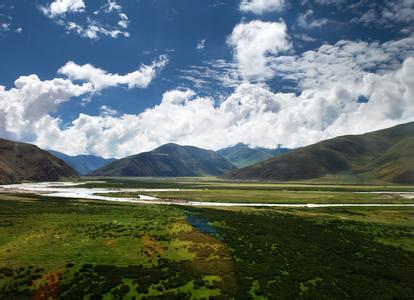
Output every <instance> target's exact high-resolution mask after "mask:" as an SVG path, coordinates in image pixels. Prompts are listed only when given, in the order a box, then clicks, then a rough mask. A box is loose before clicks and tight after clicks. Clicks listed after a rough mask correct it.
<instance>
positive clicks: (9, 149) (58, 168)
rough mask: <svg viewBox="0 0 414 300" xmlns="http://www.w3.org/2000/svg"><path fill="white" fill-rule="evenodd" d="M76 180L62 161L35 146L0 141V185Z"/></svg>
mask: <svg viewBox="0 0 414 300" xmlns="http://www.w3.org/2000/svg"><path fill="white" fill-rule="evenodd" d="M65 179H78V175H77V174H76V171H75V170H73V169H72V168H71V167H70V166H68V165H67V164H66V163H65V162H64V161H63V160H61V159H59V158H57V157H55V156H53V155H52V154H50V153H49V152H47V151H44V150H42V149H40V148H38V147H37V146H34V145H31V144H26V143H19V142H14V141H9V140H5V139H0V184H11V183H18V182H21V181H58V180H65Z"/></svg>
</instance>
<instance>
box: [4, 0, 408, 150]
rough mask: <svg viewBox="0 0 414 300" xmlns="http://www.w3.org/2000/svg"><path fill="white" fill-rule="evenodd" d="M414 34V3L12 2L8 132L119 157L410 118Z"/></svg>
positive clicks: (286, 141)
mask: <svg viewBox="0 0 414 300" xmlns="http://www.w3.org/2000/svg"><path fill="white" fill-rule="evenodd" d="M413 29H414V1H412V0H399V1H384V2H381V1H375V2H372V1H367V0H357V1H347V0H300V1H288V0H267V1H265V0H237V1H236V0H233V1H224V0H180V1H172V0H136V1H131V0H129V1H126V0H124V1H122V0H117V1H113V0H110V1H108V0H105V1H87V0H54V1H52V0H38V1H24V0H19V1H11V0H3V1H2V2H1V4H0V43H1V47H0V66H1V72H0V126H1V127H0V135H1V136H2V137H5V138H10V139H15V140H21V141H27V142H32V143H35V144H37V145H39V146H41V147H43V148H53V149H56V150H59V151H63V152H66V153H69V154H80V153H85V154H86V153H88V154H97V155H103V156H106V157H110V156H114V157H121V156H124V155H129V154H133V153H138V152H141V151H146V150H149V149H152V148H154V147H156V146H159V145H161V144H163V143H167V142H177V143H181V144H192V145H196V146H200V147H205V148H210V149H218V148H220V147H225V146H229V145H232V144H235V143H238V142H244V143H248V144H250V145H252V146H264V147H274V146H276V145H278V144H282V145H285V146H288V147H298V146H302V145H306V144H309V143H313V142H316V141H319V140H321V139H324V138H328V137H332V136H336V135H339V134H347V133H361V132H366V131H369V130H374V129H379V128H383V127H387V126H391V125H394V124H398V123H401V122H407V121H412V120H413V119H414V103H413V102H414V100H413V99H414V98H412V96H413V85H412V83H413V76H414V75H413V71H412V67H413V66H414V62H413V59H412V57H413V56H414V37H413ZM134 72H135V73H134ZM29 75H31V76H29ZM361 99H364V101H361Z"/></svg>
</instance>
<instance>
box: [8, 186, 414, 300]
mask: <svg viewBox="0 0 414 300" xmlns="http://www.w3.org/2000/svg"><path fill="white" fill-rule="evenodd" d="M125 182H127V181H120V182H116V180H115V179H114V180H113V181H110V182H109V183H106V185H112V186H115V185H116V186H118V187H120V186H122V187H128V184H129V185H130V186H131V185H132V186H134V185H135V187H136V186H138V185H140V186H141V187H149V186H148V185H147V186H144V185H145V181H139V182H137V181H135V180H130V181H129V183H128V182H127V183H125ZM94 185H101V186H102V185H104V183H94ZM166 185H169V187H170V188H171V187H177V186H179V187H182V186H184V185H189V186H191V187H192V188H193V189H194V187H195V185H197V186H198V185H202V186H203V185H212V186H214V189H211V190H210V189H209V190H208V191H209V192H210V191H212V192H211V194H209V193H207V194H202V193H201V191H194V194H191V193H190V194H185V193H187V192H181V193H183V194H181V195H178V196H179V197H182V198H184V197H191V198H193V197H204V196H203V195H207V196H205V197H210V198H209V199H212V200H214V199H218V198H217V197H219V198H221V199H224V198H223V197H227V198H226V199H230V200H231V199H234V200H237V201H240V202H242V201H243V202H244V201H246V200H248V199H249V198H251V197H253V198H255V200H257V199H259V198H260V197H263V199H264V198H265V197H268V196H269V195H272V197H274V199H276V198H278V197H280V195H281V193H282V194H283V193H286V194H283V195H285V196H286V195H291V198H290V200H291V201H297V199H300V198H301V199H308V200H309V201H311V200H312V199H313V197H315V194H316V195H318V197H320V194H324V193H326V198H324V201H335V202H337V201H338V200H339V199H340V198H341V195H342V197H344V199H345V198H346V197H350V195H349V194H352V193H350V192H349V191H345V192H340V191H338V189H335V191H328V190H326V189H328V188H329V187H326V188H324V187H317V186H314V188H315V190H308V191H298V190H296V189H297V188H298V186H295V187H294V190H290V189H289V188H288V189H287V191H284V190H283V189H279V185H273V187H272V188H263V185H259V186H260V188H258V187H257V186H249V187H248V188H246V186H245V187H244V189H242V188H240V189H239V191H238V192H237V193H236V191H237V189H236V188H235V187H234V186H233V185H232V186H231V187H229V186H225V187H223V183H220V182H214V181H211V180H209V181H205V182H204V183H200V182H198V181H193V179H188V180H185V182H179V183H174V182H173V181H168V182H166V181H163V180H161V181H154V182H153V183H152V187H153V186H158V187H160V186H163V188H165V186H166ZM200 188H201V187H200ZM318 188H319V189H322V190H323V191H322V192H319V191H316V190H317V189H318ZM337 188H340V189H342V188H344V189H348V188H349V187H339V186H338V187H337ZM356 188H357V187H353V190H352V191H354V189H356ZM399 188H400V189H401V187H399ZM285 189H286V187H285ZM404 189H405V190H407V189H408V188H404ZM312 191H314V192H312ZM196 192H198V194H196ZM200 195H201V196H200ZM367 195H368V196H370V197H371V196H372V197H374V196H375V197H379V196H378V195H372V194H367ZM331 197H332V198H331ZM318 199H320V198H318ZM203 200H206V199H205V198H203ZM350 200H351V199H346V201H350ZM371 200H372V199H368V198H367V199H365V198H364V201H371ZM261 201H262V200H261ZM318 201H320V200H318ZM384 201H397V200H396V199H385V198H384ZM307 202H308V201H307ZM413 278H414V209H413V208H323V209H322V208H318V209H288V208H283V209H282V208H277V209H276V208H241V207H239V208H215V209H211V208H194V207H178V206H155V205H137V204H130V203H129V204H128V203H113V202H103V201H102V202H99V201H86V200H81V199H79V200H70V199H59V198H46V197H41V196H34V195H30V194H27V195H23V194H0V298H1V299H28V298H33V299H48V298H59V299H74V298H76V299H79V298H86V299H100V298H103V299H117V298H118V299H119V298H125V299H140V298H146V299H151V298H153V299H160V298H165V299H174V298H177V299H190V298H193V299H202V298H204V299H206V298H216V299H217V298H223V299H228V298H235V299H245V298H257V299H260V298H272V299H274V298H278V299H292V298H304V299H315V298H318V299H344V298H349V299H412V298H413V297H414V296H413V295H414V285H413V284H412V283H413Z"/></svg>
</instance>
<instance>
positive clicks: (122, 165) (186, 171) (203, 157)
mask: <svg viewBox="0 0 414 300" xmlns="http://www.w3.org/2000/svg"><path fill="white" fill-rule="evenodd" d="M234 168H235V167H234V166H233V165H232V164H231V163H229V162H228V161H227V160H226V159H225V158H224V157H222V156H221V155H219V154H217V153H216V152H214V151H211V150H204V149H200V148H197V147H192V146H180V145H177V144H166V145H163V146H161V147H159V148H157V149H155V150H153V151H150V152H144V153H139V154H136V155H132V156H129V157H126V158H123V159H119V160H116V161H114V162H112V163H110V164H109V165H106V166H105V167H103V168H100V169H98V170H96V171H95V172H93V173H92V174H91V175H93V176H163V177H164V176H165V177H179V176H209V175H213V176H216V175H221V174H223V173H224V172H226V171H229V170H232V169H234Z"/></svg>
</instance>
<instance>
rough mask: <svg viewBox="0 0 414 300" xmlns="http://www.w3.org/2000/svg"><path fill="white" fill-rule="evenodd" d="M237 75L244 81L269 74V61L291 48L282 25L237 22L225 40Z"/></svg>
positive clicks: (265, 76) (270, 71)
mask: <svg viewBox="0 0 414 300" xmlns="http://www.w3.org/2000/svg"><path fill="white" fill-rule="evenodd" d="M227 43H228V44H229V45H230V46H231V47H232V48H233V51H234V58H235V60H236V61H237V63H238V65H239V70H240V73H241V75H242V76H243V77H244V78H247V79H262V78H267V77H270V76H272V75H273V71H272V70H271V69H269V67H268V63H269V58H271V57H272V56H275V55H277V54H279V53H280V52H281V51H286V50H289V49H290V48H291V43H290V41H289V37H288V34H287V28H286V24H285V23H284V22H283V21H281V22H262V21H258V20H255V21H251V22H249V23H240V24H238V25H237V26H236V27H235V28H234V29H233V32H232V33H231V35H230V36H229V37H228V40H227Z"/></svg>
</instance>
